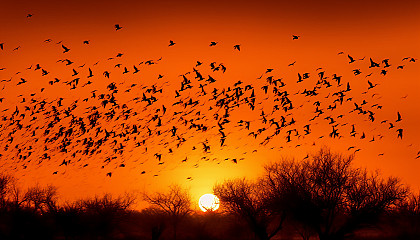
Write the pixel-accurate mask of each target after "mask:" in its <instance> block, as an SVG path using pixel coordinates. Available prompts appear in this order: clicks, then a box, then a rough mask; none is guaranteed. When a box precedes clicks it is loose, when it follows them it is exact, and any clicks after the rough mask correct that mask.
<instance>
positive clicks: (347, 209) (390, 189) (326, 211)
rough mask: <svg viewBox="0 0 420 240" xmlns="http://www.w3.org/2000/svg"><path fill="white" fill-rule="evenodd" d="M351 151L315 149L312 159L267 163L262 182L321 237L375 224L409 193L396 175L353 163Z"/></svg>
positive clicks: (346, 233) (341, 236)
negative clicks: (383, 174)
mask: <svg viewBox="0 0 420 240" xmlns="http://www.w3.org/2000/svg"><path fill="white" fill-rule="evenodd" d="M352 160H353V156H349V157H343V156H341V155H338V154H332V153H331V152H330V151H329V150H328V149H322V150H320V151H319V152H318V153H317V154H316V155H315V156H313V159H312V160H304V161H300V162H297V161H287V160H285V161H281V162H277V163H273V164H271V165H268V166H266V169H265V170H266V175H265V178H266V182H267V186H269V189H270V191H271V192H272V195H273V196H274V199H275V202H277V206H279V207H281V208H282V209H284V207H287V208H288V209H289V213H290V214H291V215H292V216H293V217H294V219H295V220H296V221H298V222H300V223H301V224H302V225H303V226H305V227H309V228H310V229H313V230H314V231H315V232H316V233H317V234H318V237H319V239H320V240H325V239H327V240H329V239H344V238H346V237H348V236H351V235H352V234H353V233H354V232H355V231H356V230H359V229H361V228H364V227H366V226H370V225H371V224H373V223H375V222H376V221H377V220H378V218H379V216H380V215H381V214H382V213H384V212H385V211H386V210H388V209H389V208H390V207H392V206H395V204H397V203H398V202H399V201H401V200H403V199H404V198H405V197H406V196H407V193H408V189H407V188H406V187H404V186H403V185H402V184H401V182H400V180H399V179H398V178H394V177H389V178H387V179H382V178H381V177H380V176H379V174H378V173H377V172H375V173H373V174H369V173H368V172H367V171H366V170H364V169H360V168H354V167H352V165H351V163H352Z"/></svg>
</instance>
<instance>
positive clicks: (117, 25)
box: [114, 24, 122, 31]
mask: <svg viewBox="0 0 420 240" xmlns="http://www.w3.org/2000/svg"><path fill="white" fill-rule="evenodd" d="M114 27H115V31H118V30H121V29H122V27H121V26H120V25H119V24H115V25H114Z"/></svg>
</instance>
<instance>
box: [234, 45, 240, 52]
mask: <svg viewBox="0 0 420 240" xmlns="http://www.w3.org/2000/svg"><path fill="white" fill-rule="evenodd" d="M233 49H236V50H238V51H241V45H239V44H237V45H235V46H233Z"/></svg>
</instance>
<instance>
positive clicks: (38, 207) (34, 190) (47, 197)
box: [17, 185, 58, 214]
mask: <svg viewBox="0 0 420 240" xmlns="http://www.w3.org/2000/svg"><path fill="white" fill-rule="evenodd" d="M17 193H18V192H17ZM57 200H58V192H57V187H55V186H52V185H48V186H46V187H41V186H39V185H36V186H34V187H30V188H29V189H28V190H27V191H26V193H25V196H24V202H25V203H26V206H27V207H29V208H32V209H33V211H35V212H36V211H40V212H41V214H43V213H45V212H55V211H57Z"/></svg>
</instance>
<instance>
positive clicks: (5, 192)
mask: <svg viewBox="0 0 420 240" xmlns="http://www.w3.org/2000/svg"><path fill="white" fill-rule="evenodd" d="M12 181H13V178H12V177H11V176H10V175H7V174H0V210H3V211H4V210H6V208H7V205H8V200H9V199H8V197H9V193H10V188H11V184H12Z"/></svg>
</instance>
